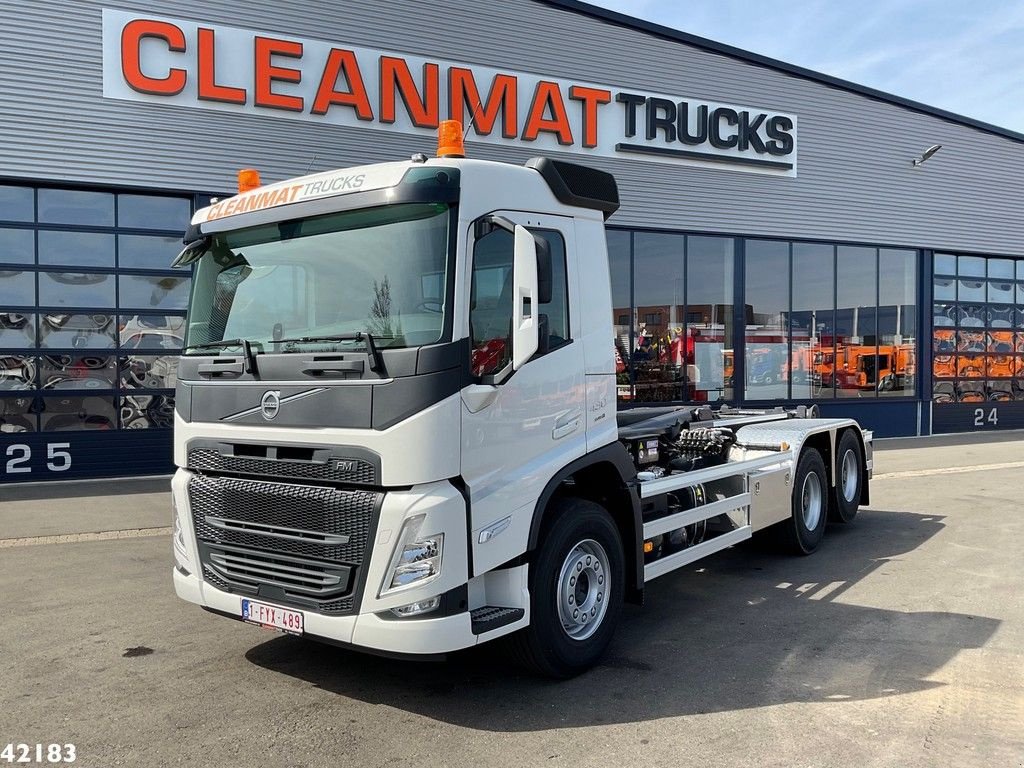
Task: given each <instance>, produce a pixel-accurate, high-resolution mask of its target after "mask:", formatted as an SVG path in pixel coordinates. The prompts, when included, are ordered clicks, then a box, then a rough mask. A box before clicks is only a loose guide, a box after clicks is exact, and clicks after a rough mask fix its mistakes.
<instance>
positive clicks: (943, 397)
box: [932, 381, 956, 405]
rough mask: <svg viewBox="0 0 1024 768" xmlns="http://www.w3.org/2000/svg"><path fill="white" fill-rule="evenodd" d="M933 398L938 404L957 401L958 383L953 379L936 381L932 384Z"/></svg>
mask: <svg viewBox="0 0 1024 768" xmlns="http://www.w3.org/2000/svg"><path fill="white" fill-rule="evenodd" d="M932 400H934V401H935V404H936V405H939V404H944V403H955V402H956V384H955V383H954V382H952V381H936V382H934V383H933V384H932Z"/></svg>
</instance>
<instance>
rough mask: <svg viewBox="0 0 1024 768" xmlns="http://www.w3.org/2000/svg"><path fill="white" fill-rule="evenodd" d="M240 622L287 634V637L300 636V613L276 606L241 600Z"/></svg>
mask: <svg viewBox="0 0 1024 768" xmlns="http://www.w3.org/2000/svg"><path fill="white" fill-rule="evenodd" d="M242 620H243V621H247V622H249V623H250V624H256V625H257V626H260V627H265V628H267V629H276V630H279V631H280V632H287V633H288V634H289V635H301V634H302V624H303V622H302V612H301V611H293V610H290V609H288V608H281V607H280V606H278V605H267V604H266V603H257V602H256V601H255V600H243V601H242Z"/></svg>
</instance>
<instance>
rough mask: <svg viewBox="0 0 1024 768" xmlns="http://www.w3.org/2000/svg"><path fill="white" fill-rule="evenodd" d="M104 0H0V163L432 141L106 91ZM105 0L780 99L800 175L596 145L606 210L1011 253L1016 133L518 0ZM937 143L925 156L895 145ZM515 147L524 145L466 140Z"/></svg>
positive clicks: (76, 164)
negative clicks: (608, 176)
mask: <svg viewBox="0 0 1024 768" xmlns="http://www.w3.org/2000/svg"><path fill="white" fill-rule="evenodd" d="M103 5H104V3H102V2H92V1H91V0H82V1H80V2H47V3H22V2H12V1H11V0H0V18H3V19H4V24H3V25H2V26H0V177H8V178H24V179H59V180H66V181H81V182H93V183H109V184H117V185H138V186H144V187H158V188H167V189H181V190H190V191H192V190H194V191H217V190H223V189H227V188H230V186H231V180H232V178H233V174H234V171H235V170H236V169H237V168H239V167H244V166H249V165H253V166H256V167H259V168H261V169H262V170H263V171H264V177H265V179H276V178H283V177H287V176H293V175H298V174H301V173H303V172H304V171H305V170H306V168H307V166H308V165H309V163H310V160H311V158H312V157H313V156H314V154H316V155H317V156H318V158H317V161H316V163H315V168H316V169H320V170H322V169H324V168H327V167H332V166H339V165H351V164H354V163H357V162H373V161H378V160H385V159H394V158H396V157H404V156H407V155H408V154H409V153H410V152H412V151H417V150H430V149H431V147H429V146H423V142H422V141H421V140H419V139H416V138H415V137H411V136H403V135H400V134H388V133H384V132H380V131H373V130H353V129H350V130H340V129H337V128H332V127H330V126H326V125H317V124H315V123H310V122H300V121H295V120H285V119H278V118H274V117H273V116H266V117H263V116H238V115H233V114H227V113H223V112H214V111H205V110H197V109H184V108H178V107H169V106H149V105H147V104H141V103H131V102H121V101H114V100H110V99H104V98H102V95H101V92H102V83H101V44H100V33H101V26H100V12H101V8H102V7H103ZM116 5H117V6H118V7H121V8H125V9H132V10H139V11H146V12H151V13H154V14H165V15H172V16H174V17H178V18H188V19H194V20H199V21H205V22H210V23H220V24H226V25H231V26H236V27H249V28H254V29H259V30H263V31H266V32H277V33H281V34H284V35H289V34H290V35H296V36H300V37H310V38H318V39H327V40H330V41H332V42H338V43H349V44H354V45H364V46H369V47H378V48H383V49H386V50H394V51H401V52H407V53H418V54H422V55H427V56H432V57H438V58H446V59H451V60H454V61H458V62H467V63H477V64H486V65H492V66H498V67H502V68H506V69H509V70H513V71H523V72H538V73H542V74H547V75H551V76H558V77H565V78H578V79H579V80H581V81H585V82H596V83H604V84H608V85H615V86H621V87H623V88H626V89H629V88H633V89H639V90H649V91H653V92H662V93H675V94H679V95H683V96H690V97H695V98H704V99H708V100H713V101H724V102H728V103H738V104H751V105H756V106H760V107H764V108H770V109H775V110H779V111H783V112H788V113H795V114H796V115H798V118H799V142H798V146H799V177H798V178H796V179H786V178H776V177H769V176H759V175H756V174H751V173H743V172H737V171H730V170H724V169H715V168H708V169H695V168H685V167H678V166H672V165H663V164H657V163H650V162H635V161H627V160H611V161H609V160H598V159H596V158H595V159H594V160H592V161H591V162H593V163H594V164H597V165H602V166H603V167H605V168H607V169H608V170H610V171H612V172H613V173H615V174H616V176H617V177H618V179H619V183H620V186H621V189H622V196H623V199H624V206H623V209H622V211H621V212H620V213H619V214H617V215H616V217H615V219H614V221H615V223H617V224H620V225H634V226H652V227H671V228H679V229H686V230H703V231H713V232H726V233H746V234H761V235H779V236H786V237H807V238H824V239H830V240H852V241H866V242H878V243H886V244H897V245H907V246H914V247H932V248H957V249H961V250H973V251H983V252H991V253H1000V254H1003V253H1005V254H1016V255H1024V227H1022V226H1021V213H1022V210H1021V203H1020V197H1019V195H1018V194H1017V189H1018V184H1019V182H1018V180H1019V179H1020V178H1022V177H1024V144H1021V143H1018V142H1015V141H1013V140H1011V139H1007V138H1003V137H1000V136H996V135H992V134H988V133H985V132H982V131H979V130H976V129H973V128H969V127H966V126H962V125H957V124H954V123H950V122H947V121H944V120H941V119H939V118H936V117H932V116H928V115H922V114H917V113H914V112H911V111H909V110H906V109H904V108H901V107H899V106H895V105H892V104H888V103H884V102H881V101H877V100H873V99H870V98H868V97H865V96H861V95H858V94H854V93H850V92H847V91H843V90H839V89H836V88H830V87H827V86H824V85H822V84H819V83H815V82H812V81H809V80H806V79H802V78H799V77H795V76H791V75H787V74H783V73H780V72H777V71H774V70H770V69H767V68H764V67H760V66H757V65H753V64H749V63H745V62H741V61H738V60H736V59H732V58H729V57H726V56H723V55H718V54H712V53H708V52H705V51H702V50H699V49H696V48H693V47H690V46H687V45H684V44H681V43H678V42H674V41H669V40H665V39H661V38H657V37H654V36H652V35H648V34H646V33H643V32H640V31H636V30H630V29H626V28H623V27H620V26H616V25H612V24H608V23H606V22H603V21H600V20H598V19H594V18H590V17H588V16H584V15H581V14H577V13H573V12H570V11H566V10H562V9H558V8H554V7H551V6H548V5H545V4H543V3H538V2H533V1H532V0H472V2H470V1H469V0H464V1H463V2H461V3H460V4H453V3H451V2H446V3H440V2H436V1H431V2H427V1H425V0H389V2H387V3H381V2H375V1H371V0H361V1H360V2H345V3H317V2H313V1H312V0H250V2H246V3H237V2H226V1H225V0H203V1H202V2H199V1H198V0H177V2H175V3H174V4H173V5H169V4H167V3H166V2H154V1H153V0H136V1H130V2H118V3H117V4H116ZM931 144H942V145H943V146H944V148H943V150H942V151H941V152H940V153H939V154H938V155H936V156H935V157H934V158H933V159H932V160H930V161H929V162H928V164H927V165H926V166H924V167H923V168H921V169H918V170H914V169H912V168H911V165H910V159H911V158H912V157H914V156H915V155H918V154H920V152H921V151H922V150H924V148H925V147H927V146H929V145H931ZM471 153H472V154H473V155H474V156H476V157H484V158H495V159H504V160H510V161H521V160H524V159H526V157H528V156H529V155H530V152H529V151H528V150H523V149H504V148H502V149H499V148H495V147H488V146H482V145H477V146H471Z"/></svg>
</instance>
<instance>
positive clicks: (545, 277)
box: [533, 235, 553, 304]
mask: <svg viewBox="0 0 1024 768" xmlns="http://www.w3.org/2000/svg"><path fill="white" fill-rule="evenodd" d="M533 239H534V240H535V241H536V242H537V301H539V302H540V303H541V304H547V303H548V302H549V301H551V281H552V279H553V278H552V276H551V246H550V245H548V241H547V240H545V239H544V238H543V237H537V236H536V235H534V238H533Z"/></svg>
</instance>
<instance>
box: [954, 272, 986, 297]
mask: <svg viewBox="0 0 1024 768" xmlns="http://www.w3.org/2000/svg"><path fill="white" fill-rule="evenodd" d="M957 298H958V299H959V300H960V301H984V300H985V281H984V280H974V279H971V278H963V277H962V278H960V279H959V280H958V281H957Z"/></svg>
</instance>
